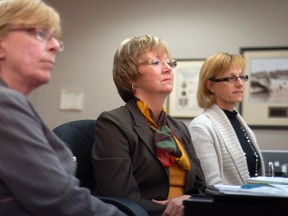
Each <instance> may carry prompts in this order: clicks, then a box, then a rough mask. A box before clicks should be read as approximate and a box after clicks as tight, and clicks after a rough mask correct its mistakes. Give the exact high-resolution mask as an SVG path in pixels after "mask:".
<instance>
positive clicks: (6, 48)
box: [0, 27, 60, 94]
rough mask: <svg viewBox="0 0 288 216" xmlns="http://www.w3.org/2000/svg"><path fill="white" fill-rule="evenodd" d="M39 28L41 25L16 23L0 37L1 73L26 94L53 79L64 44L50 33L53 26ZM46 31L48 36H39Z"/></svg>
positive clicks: (7, 80) (6, 79)
mask: <svg viewBox="0 0 288 216" xmlns="http://www.w3.org/2000/svg"><path fill="white" fill-rule="evenodd" d="M37 31H38V32H37ZM39 31H41V29H39V30H36V28H20V27H19V28H16V27H15V28H12V29H11V30H10V31H9V32H8V33H7V35H5V36H4V37H2V38H1V40H0V61H1V77H2V78H3V79H4V80H5V81H6V82H7V84H8V86H9V84H10V83H13V84H11V85H16V84H17V85H18V86H13V87H15V88H16V89H17V90H19V91H21V92H22V93H24V94H28V93H29V92H30V91H32V90H33V89H34V88H36V87H38V86H40V85H42V84H45V83H47V82H48V81H49V80H50V76H51V71H52V69H53V68H54V64H55V55H56V52H57V51H58V50H59V48H60V44H59V41H58V40H56V39H55V38H54V37H50V36H51V35H53V31H52V30H51V31H48V30H45V31H46V33H45V32H44V33H43V32H39ZM47 32H49V33H47ZM45 34H48V36H47V35H45ZM43 35H44V36H45V37H48V38H39V36H43ZM49 35H50V36H49ZM41 40H42V41H41Z"/></svg>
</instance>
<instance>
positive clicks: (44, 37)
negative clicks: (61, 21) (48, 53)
mask: <svg viewBox="0 0 288 216" xmlns="http://www.w3.org/2000/svg"><path fill="white" fill-rule="evenodd" d="M9 31H24V32H27V33H28V34H30V35H33V36H36V38H37V39H38V40H39V41H40V42H47V41H49V40H50V39H51V38H52V37H53V38H55V39H56V40H57V41H58V43H59V51H60V52H61V51H63V50H64V43H63V41H62V40H60V39H59V38H56V37H55V35H54V32H50V31H49V30H48V29H45V28H15V29H10V30H9Z"/></svg>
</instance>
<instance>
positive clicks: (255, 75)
mask: <svg viewBox="0 0 288 216" xmlns="http://www.w3.org/2000/svg"><path fill="white" fill-rule="evenodd" d="M240 52H241V54H242V55H243V57H244V59H245V60H246V68H245V73H246V74H247V75H248V76H249V80H248V83H246V84H245V91H244V98H243V101H242V103H241V105H240V113H241V114H242V116H243V118H244V119H245V121H246V122H247V124H248V125H250V126H251V127H254V128H255V127H256V128H257V127H258V128H267V129H273V128H274V129H288V47H260V48H255V47H253V48H240Z"/></svg>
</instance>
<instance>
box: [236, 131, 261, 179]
mask: <svg viewBox="0 0 288 216" xmlns="http://www.w3.org/2000/svg"><path fill="white" fill-rule="evenodd" d="M240 128H241V130H242V132H243V134H244V137H245V138H246V140H247V142H248V144H249V146H250V148H251V149H252V151H253V155H254V157H255V176H256V177H257V176H258V167H259V155H258V153H257V151H256V149H255V148H254V146H253V145H252V142H251V140H250V138H249V137H248V135H247V133H246V131H245V130H244V128H243V127H242V126H240Z"/></svg>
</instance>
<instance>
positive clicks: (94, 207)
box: [0, 0, 124, 216]
mask: <svg viewBox="0 0 288 216" xmlns="http://www.w3.org/2000/svg"><path fill="white" fill-rule="evenodd" d="M63 48H64V44H63V42H62V40H61V26H60V17H59V14H58V13H57V12H56V11H55V10H54V9H53V8H52V7H50V6H48V5H47V4H45V3H44V2H43V1H41V0H1V1H0V119H1V124H0V215H1V216H32V215H37V216H39V215H41V216H52V215H53V216H55V215H57V216H96V215H103V216H105V215H106V216H112V215H114V216H116V215H117V216H118V215H124V214H123V213H122V212H121V211H119V210H118V209H117V208H116V207H115V206H112V205H108V204H105V203H103V202H101V201H100V200H99V199H97V198H96V197H94V196H92V195H91V193H90V191H88V189H85V188H80V186H79V180H78V179H77V178H76V177H75V171H76V170H75V168H76V167H75V162H74V161H73V155H72V153H71V151H70V150H69V149H68V147H67V146H66V144H65V143H64V142H62V141H61V140H60V139H59V138H58V137H57V136H56V135H55V134H54V133H53V132H51V130H49V128H48V127H47V126H46V125H45V124H44V122H43V121H42V120H41V118H40V117H39V115H38V114H37V112H36V111H35V109H34V108H33V106H32V105H31V103H30V102H29V100H28V99H27V96H28V95H29V93H31V92H32V91H33V90H34V89H36V88H37V87H39V86H41V85H43V84H46V83H48V82H49V80H50V76H51V71H52V69H53V68H54V64H55V60H56V53H57V52H59V51H62V50H63Z"/></svg>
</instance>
